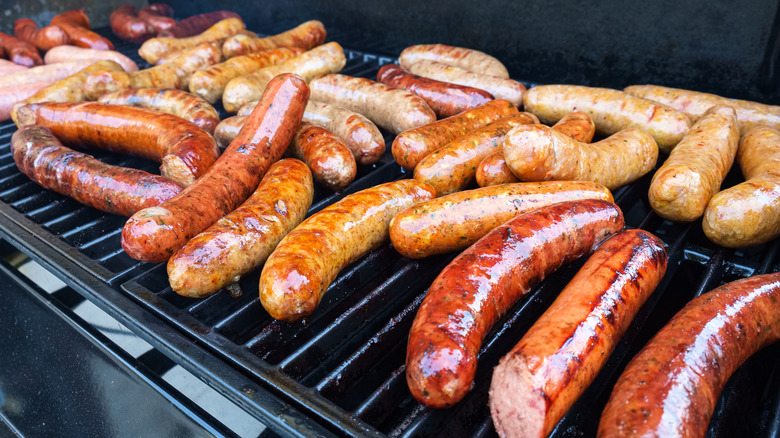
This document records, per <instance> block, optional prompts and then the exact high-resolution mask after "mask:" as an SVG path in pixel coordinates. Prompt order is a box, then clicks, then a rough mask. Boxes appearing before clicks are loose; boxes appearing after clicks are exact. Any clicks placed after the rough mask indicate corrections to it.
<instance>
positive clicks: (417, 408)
mask: <svg viewBox="0 0 780 438" xmlns="http://www.w3.org/2000/svg"><path fill="white" fill-rule="evenodd" d="M99 32H100V33H102V34H103V35H106V36H107V37H109V38H110V39H112V41H113V42H114V43H115V45H116V47H117V50H118V51H120V52H122V53H125V54H127V55H128V56H130V57H131V58H132V59H133V60H135V61H136V62H137V63H138V64H139V67H141V68H144V67H145V66H147V64H146V63H145V62H144V61H143V60H142V59H140V57H139V56H138V55H137V46H135V45H131V44H128V43H124V42H121V41H118V40H116V38H115V37H114V36H113V35H111V34H110V31H109V30H107V29H102V31H101V30H99ZM339 42H340V43H342V45H344V46H347V47H349V46H350V45H349V44H347V41H339ZM358 47H360V46H358ZM375 47H382V46H381V45H378V46H375ZM345 53H346V54H347V58H348V62H347V66H346V67H345V69H344V70H343V73H344V74H348V75H353V76H363V77H375V75H376V71H377V70H378V69H379V67H380V66H381V65H384V64H386V63H389V62H393V61H394V59H393V58H392V57H389V56H381V55H374V54H370V53H365V52H362V51H358V50H351V49H346V48H345ZM526 84H527V85H533V84H531V83H527V82H526ZM218 109H219V110H220V115H221V116H222V117H225V116H226V115H227V114H226V113H225V112H224V111H223V110H222V109H221V108H218ZM14 131H15V126H14V125H13V124H12V123H5V124H2V125H0V201H2V203H0V215H2V217H3V218H4V220H3V221H0V234H2V235H3V237H5V238H6V239H8V240H9V241H10V242H12V243H13V244H14V245H15V246H16V247H18V248H19V249H20V250H21V251H22V252H24V253H26V254H28V255H29V256H30V257H31V258H33V259H34V260H36V261H38V262H39V263H41V264H43V265H44V266H45V267H47V268H48V269H50V270H51V271H53V272H55V273H56V274H57V275H58V276H60V277H62V278H63V280H64V281H65V282H66V283H68V284H69V285H70V286H71V287H73V288H74V289H76V290H77V291H78V292H79V293H81V294H82V295H84V296H85V297H87V298H88V299H89V300H91V301H93V302H95V303H96V304H97V305H98V306H99V307H101V308H103V310H105V311H107V312H108V313H109V314H111V315H112V316H115V317H116V318H117V319H118V320H120V322H122V323H124V324H125V325H127V326H128V327H130V328H131V329H133V330H134V331H136V332H138V333H139V335H140V336H141V337H143V338H144V339H146V340H147V341H148V342H150V343H151V344H152V345H153V346H155V347H156V348H158V349H160V350H162V351H163V352H164V353H165V354H166V355H168V356H169V357H171V358H172V359H174V361H176V362H177V363H179V364H180V365H182V366H184V367H185V368H187V369H188V370H189V371H190V372H192V373H194V374H195V375H197V376H198V377H200V378H201V379H203V380H205V381H206V382H207V383H209V384H210V385H212V386H213V387H215V388H216V389H217V390H218V391H220V392H222V393H223V394H225V395H226V396H227V397H228V398H230V399H231V400H233V401H234V402H236V403H237V404H238V405H239V406H241V407H242V408H243V409H245V410H247V412H249V413H250V414H252V415H253V416H255V417H256V418H258V419H259V420H260V421H262V422H264V423H265V424H268V425H269V427H270V429H271V430H273V431H274V432H276V433H278V434H282V435H289V436H295V435H298V436H315V435H321V436H327V435H336V436H391V437H395V436H404V437H407V436H421V435H424V436H494V435H495V432H494V431H493V427H492V423H491V420H490V416H489V412H488V409H487V387H488V385H489V381H490V370H492V368H493V367H494V366H495V365H496V364H497V363H498V360H499V359H500V357H501V356H502V355H503V354H504V353H505V352H506V351H508V350H509V349H510V348H511V347H512V346H514V344H515V343H516V342H517V341H518V340H519V339H520V338H521V337H522V334H523V333H524V332H525V331H526V330H527V328H528V327H530V325H531V324H532V323H533V321H535V320H536V319H537V318H538V316H539V315H541V313H542V312H544V310H545V308H546V307H547V306H548V305H549V304H550V303H551V302H552V300H553V299H554V298H555V294H556V293H557V291H560V289H561V288H562V287H563V286H564V285H565V284H566V282H567V281H568V280H569V279H570V278H571V277H572V276H573V275H574V273H575V272H576V270H577V268H579V266H581V264H582V262H583V261H584V260H580V261H579V262H575V263H573V264H571V265H569V266H566V267H564V268H562V269H561V270H559V271H558V272H557V273H555V274H554V275H552V276H550V277H549V278H548V279H547V280H545V281H544V282H543V283H542V284H541V285H540V286H539V287H537V288H535V289H534V290H533V291H532V292H531V293H529V294H528V295H527V296H526V297H524V298H523V299H521V300H520V302H518V303H517V304H516V305H515V306H514V307H513V309H512V310H511V311H510V312H508V313H507V315H505V316H504V318H502V320H501V321H500V322H499V323H498V324H497V325H496V328H494V330H493V331H492V332H491V333H490V334H489V335H488V336H487V338H486V340H485V342H484V344H483V348H482V350H481V351H480V359H479V369H478V372H477V377H476V380H475V386H474V389H473V390H472V391H471V392H470V393H469V395H468V396H467V397H466V398H465V399H464V400H463V401H462V402H461V403H459V404H458V405H457V406H455V407H454V408H451V409H447V410H431V409H427V408H424V407H422V406H421V405H419V404H418V403H417V402H416V401H415V400H414V399H413V398H412V397H411V395H410V394H409V391H408V389H407V387H406V381H405V376H404V367H403V363H404V354H405V346H406V336H407V334H408V330H409V327H410V326H411V321H412V319H413V318H414V315H415V312H416V309H417V307H418V306H419V304H420V302H421V301H422V298H423V296H424V293H425V289H426V287H427V286H428V285H429V284H430V283H431V281H432V280H433V278H434V277H435V276H436V275H437V274H438V273H439V271H440V270H441V269H442V268H443V267H444V266H445V265H446V263H447V262H449V261H450V260H451V259H452V257H453V255H444V256H438V257H432V258H429V259H424V260H417V261H415V260H410V259H406V258H403V257H401V256H400V255H399V254H398V253H397V252H396V251H395V250H393V249H392V247H391V246H390V245H385V246H383V247H382V248H380V249H378V250H376V251H374V252H372V253H370V254H369V255H367V256H366V257H363V258H362V259H360V260H358V261H357V262H356V263H354V264H353V265H351V266H350V267H348V268H347V269H345V270H344V271H342V272H341V274H340V275H339V277H338V278H337V280H336V281H335V282H334V284H333V285H332V286H331V288H330V289H329V291H328V293H327V294H326V295H325V297H324V299H323V302H322V303H321V305H320V307H319V308H318V310H317V312H316V313H315V314H314V315H313V316H312V317H310V318H307V319H306V320H305V321H303V322H299V323H294V324H290V323H283V322H278V321H275V320H273V319H271V318H270V317H269V316H268V315H267V313H266V312H265V311H264V310H263V309H262V306H261V305H260V303H259V299H258V297H257V282H258V278H259V270H258V271H256V272H253V273H251V274H249V275H248V276H246V277H245V278H243V279H242V280H241V282H240V289H241V291H242V294H241V295H239V296H234V295H231V294H230V293H228V292H227V291H225V290H223V291H220V292H219V293H217V294H215V295H213V296H211V297H208V298H205V299H201V300H194V299H189V298H184V297H180V296H178V295H176V294H175V293H173V292H172V291H171V289H170V287H169V285H168V282H167V275H166V271H165V266H164V265H163V264H149V263H142V262H138V261H136V260H133V259H131V258H130V257H129V256H127V255H126V254H125V253H124V251H123V250H122V249H121V246H120V245H119V239H120V233H121V229H122V226H123V224H124V222H125V218H122V217H119V216H114V215H109V214H105V213H102V212H99V211H97V210H94V209H91V208H89V207H85V206H82V205H81V204H78V203H77V202H75V201H73V200H70V199H67V198H65V197H63V196H60V195H58V194H56V193H53V192H50V191H47V190H44V189H42V188H40V187H39V186H37V185H36V184H35V183H33V182H31V181H30V180H29V179H27V177H26V176H24V175H23V174H21V173H20V172H19V171H18V170H17V169H16V166H15V164H14V162H13V157H12V156H11V154H10V149H9V141H10V136H11V135H12V134H13V132H14ZM385 139H386V142H387V145H388V152H387V153H386V154H385V155H384V156H383V157H382V159H381V160H380V161H379V162H378V163H377V164H375V165H373V166H359V170H358V176H357V178H356V180H355V182H354V183H353V184H352V185H350V187H348V188H347V190H346V191H344V192H343V193H334V192H329V191H327V190H323V189H322V188H320V187H317V188H316V190H315V200H314V203H313V205H312V207H311V209H310V211H309V214H312V213H314V212H316V211H319V210H320V209H322V208H323V207H325V206H327V205H329V204H331V203H333V202H335V201H337V200H338V199H340V198H341V197H343V196H345V195H347V194H350V193H354V192H356V191H359V190H362V189H365V188H368V187H371V186H374V185H376V184H380V183H383V182H387V181H392V180H396V179H399V178H405V177H408V176H409V175H408V174H407V173H405V172H404V171H403V169H401V168H400V166H398V165H397V164H396V163H395V162H394V161H393V159H392V156H391V155H390V153H389V145H390V144H391V143H392V136H390V135H386V138H385ZM95 155H96V156H98V157H99V158H101V159H103V160H104V161H106V162H109V163H111V164H116V165H121V166H127V167H136V168H141V169H144V170H147V171H150V172H155V171H156V167H157V165H156V164H155V163H152V162H149V161H146V160H143V159H138V158H132V157H125V156H119V155H116V154H110V153H98V154H95ZM659 165H660V164H659ZM651 177H652V175H647V176H645V177H644V178H642V179H641V180H640V181H637V182H636V183H634V184H632V185H630V186H627V187H624V188H622V189H620V190H618V191H616V192H615V200H616V203H617V204H618V205H619V206H620V207H621V209H622V210H623V212H624V214H625V218H626V224H627V226H629V227H634V228H642V229H645V230H647V231H650V232H652V233H654V234H655V235H657V236H658V237H660V238H661V239H663V240H664V242H665V243H666V245H667V251H668V253H669V267H668V270H667V274H666V276H665V277H664V280H663V281H662V283H661V284H660V285H659V287H658V288H657V289H656V292H654V294H653V295H652V296H651V297H650V299H649V300H648V302H647V303H646V304H645V306H644V307H643V308H642V309H641V311H640V312H639V314H638V315H637V317H636V318H635V320H634V322H633V324H632V325H631V327H630V328H629V330H628V332H627V333H626V335H625V336H624V337H623V339H622V340H621V342H620V344H619V345H618V346H617V348H616V349H615V351H614V352H613V354H612V356H611V357H610V360H609V361H608V362H607V364H606V366H605V368H604V369H603V370H602V372H601V373H600V374H599V375H598V377H597V379H596V380H595V381H594V382H593V384H592V385H591V387H590V389H589V390H588V391H587V392H586V393H585V394H584V395H583V396H582V397H581V399H580V400H579V401H578V402H577V403H576V404H575V405H574V406H573V408H572V409H571V411H570V412H569V413H568V414H567V415H566V416H565V417H564V418H563V420H562V421H561V422H560V423H559V424H558V426H557V428H556V429H555V430H554V431H553V433H552V436H556V437H568V436H593V435H595V430H596V426H597V424H598V418H599V415H600V413H601V409H602V407H603V406H604V404H605V403H606V400H607V398H608V397H609V393H610V390H611V388H612V386H613V385H614V383H615V381H616V379H617V377H618V376H619V375H620V372H621V371H622V369H623V368H624V367H625V365H626V364H627V362H628V360H630V358H631V357H633V355H634V354H635V353H636V352H637V351H638V350H639V349H640V348H641V347H642V346H643V345H644V344H645V343H646V342H647V340H649V338H650V337H651V336H652V335H653V334H654V333H655V332H656V331H657V330H658V329H660V327H661V326H662V325H663V324H664V323H665V322H666V321H668V319H669V318H670V317H671V316H672V315H673V314H674V313H675V312H676V311H677V310H679V309H680V308H681V307H682V306H683V305H684V304H685V302H687V301H688V300H690V299H691V298H693V297H695V296H698V295H700V294H701V293H703V292H706V291H708V290H710V289H712V288H714V287H716V286H718V285H720V284H723V283H725V282H728V281H732V280H735V279H738V278H744V277H748V276H751V275H756V274H761V273H766V272H774V271H777V270H778V268H780V258H778V248H777V246H778V245H776V242H773V243H770V244H766V245H761V246H758V247H754V248H750V249H746V250H736V251H734V250H727V249H724V248H720V247H717V246H715V245H713V244H711V243H710V242H709V241H708V240H707V239H706V238H705V237H704V236H703V233H702V232H701V226H700V222H698V221H697V222H694V223H692V224H684V225H680V224H673V223H671V222H668V221H665V220H663V219H661V218H660V217H658V216H657V215H655V213H653V211H652V209H651V208H650V207H649V204H648V202H647V199H646V193H647V189H648V187H649V183H650V178H651ZM738 181H739V171H738V170H733V171H732V172H731V173H730V174H729V176H728V177H727V180H726V182H725V183H724V187H728V186H729V185H733V184H735V183H737V182H738ZM778 353H780V346H778V345H775V346H772V347H769V348H767V349H765V350H763V351H761V352H759V353H758V354H757V355H755V356H754V357H753V358H751V359H750V360H749V361H748V362H747V363H746V364H745V365H744V366H743V367H742V368H740V370H738V371H737V373H735V375H734V376H733V377H732V379H731V380H730V381H729V383H728V385H727V387H726V388H725V390H724V392H723V395H722V397H721V398H720V400H719V402H718V405H717V407H716V413H715V415H714V417H713V420H712V422H711V424H710V429H709V431H708V436H713V437H714V436H731V435H733V434H734V433H738V434H740V435H744V436H747V435H750V436H777V434H778V433H779V432H780V354H778Z"/></svg>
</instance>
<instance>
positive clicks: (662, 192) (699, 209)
mask: <svg viewBox="0 0 780 438" xmlns="http://www.w3.org/2000/svg"><path fill="white" fill-rule="evenodd" d="M738 145H739V126H738V125H737V115H736V112H735V111H734V108H732V107H730V106H725V105H717V106H714V107H712V108H710V109H709V110H708V111H707V112H706V113H704V115H703V116H702V117H701V118H699V120H698V121H697V122H696V123H695V124H694V125H693V126H692V127H691V130H690V131H688V134H687V135H686V136H685V137H683V139H682V141H680V143H679V144H678V145H677V146H675V148H674V149H672V152H671V153H670V154H669V158H667V159H666V161H664V163H663V165H661V168H660V169H658V171H657V172H656V173H655V175H653V180H652V182H651V183H650V190H649V191H648V193H647V196H648V199H649V201H650V206H651V207H653V210H655V212H656V213H658V215H659V216H661V217H663V218H664V219H668V220H670V221H673V222H692V221H694V220H696V219H698V218H700V217H701V216H702V215H703V214H704V210H705V209H706V208H707V204H708V203H709V202H710V199H712V197H713V196H715V194H716V193H718V192H719V191H720V184H721V183H722V182H723V179H724V178H726V174H727V173H728V172H729V170H730V169H731V165H732V164H733V163H734V157H735V156H736V155H737V146H738Z"/></svg>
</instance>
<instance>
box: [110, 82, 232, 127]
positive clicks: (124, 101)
mask: <svg viewBox="0 0 780 438" xmlns="http://www.w3.org/2000/svg"><path fill="white" fill-rule="evenodd" d="M98 102H99V103H105V104H108V105H126V106H135V107H139V108H148V109H153V110H157V111H162V112H164V113H168V114H173V115H174V116H179V117H181V118H182V119H184V120H188V121H190V122H192V123H193V124H194V125H195V126H197V127H198V128H200V129H202V130H204V131H206V132H208V133H209V134H213V133H214V128H216V127H217V124H218V123H219V114H217V110H216V109H214V107H213V106H211V105H210V104H209V103H208V102H206V101H205V100H203V99H201V98H199V97H196V96H193V95H192V94H190V93H187V92H186V91H182V90H171V89H165V88H138V89H133V90H124V91H116V92H113V93H108V94H104V95H102V96H100V98H99V99H98Z"/></svg>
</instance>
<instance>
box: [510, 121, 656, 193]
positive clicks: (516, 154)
mask: <svg viewBox="0 0 780 438" xmlns="http://www.w3.org/2000/svg"><path fill="white" fill-rule="evenodd" d="M504 157H505V158H506V163H507V165H508V166H509V168H510V169H511V170H512V173H514V174H515V176H517V177H518V178H519V179H520V180H521V181H547V180H580V181H593V182H597V183H599V184H603V185H605V186H606V187H607V188H608V189H610V190H615V189H618V188H620V187H622V186H624V185H626V184H629V183H631V182H634V181H636V180H637V179H639V178H641V177H642V176H643V175H645V174H646V173H648V172H650V171H651V170H653V167H654V166H655V163H656V161H657V160H658V145H657V144H656V142H655V140H653V137H652V136H651V135H650V134H648V133H647V132H645V131H643V130H641V129H624V130H622V131H620V132H618V133H616V134H613V135H611V136H609V137H607V138H605V139H604V140H601V141H598V142H596V143H592V144H588V143H583V142H580V141H577V140H574V139H572V138H571V137H568V136H566V135H565V134H561V133H560V132H558V131H556V130H554V129H551V128H550V127H548V126H545V125H520V126H517V127H515V128H512V130H511V131H509V133H507V135H506V138H504Z"/></svg>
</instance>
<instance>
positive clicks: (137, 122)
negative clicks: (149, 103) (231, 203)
mask: <svg viewBox="0 0 780 438" xmlns="http://www.w3.org/2000/svg"><path fill="white" fill-rule="evenodd" d="M17 118H18V124H19V126H24V125H31V124H37V125H40V126H45V127H47V128H49V129H51V130H52V132H54V135H56V136H57V138H59V139H60V140H61V141H62V142H63V143H65V144H78V145H82V146H85V147H91V148H98V149H104V150H109V151H112V152H116V153H120V154H126V155H133V156H138V157H142V158H146V159H149V160H154V161H156V162H158V163H162V165H161V166H160V173H161V174H162V175H163V176H165V177H166V178H170V179H172V180H174V181H176V182H178V183H180V184H182V185H184V186H188V185H190V184H192V183H193V182H194V181H195V180H196V179H197V178H199V177H201V176H203V175H204V174H205V173H206V171H207V170H208V169H209V167H211V165H212V164H214V162H215V161H216V159H217V156H218V155H219V150H218V149H217V145H216V143H215V142H214V139H213V138H212V137H211V135H209V134H207V133H206V132H204V131H202V130H201V129H199V128H198V127H197V126H195V125H193V124H192V123H190V122H188V121H186V120H184V119H182V118H180V117H176V116H173V115H170V114H165V113H161V112H159V111H153V110H148V109H143V108H132V107H122V106H117V105H104V104H100V103H94V102H76V103H70V102H68V103H53V102H51V103H50V102H46V103H33V104H29V105H25V106H22V107H20V108H18V109H17Z"/></svg>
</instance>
